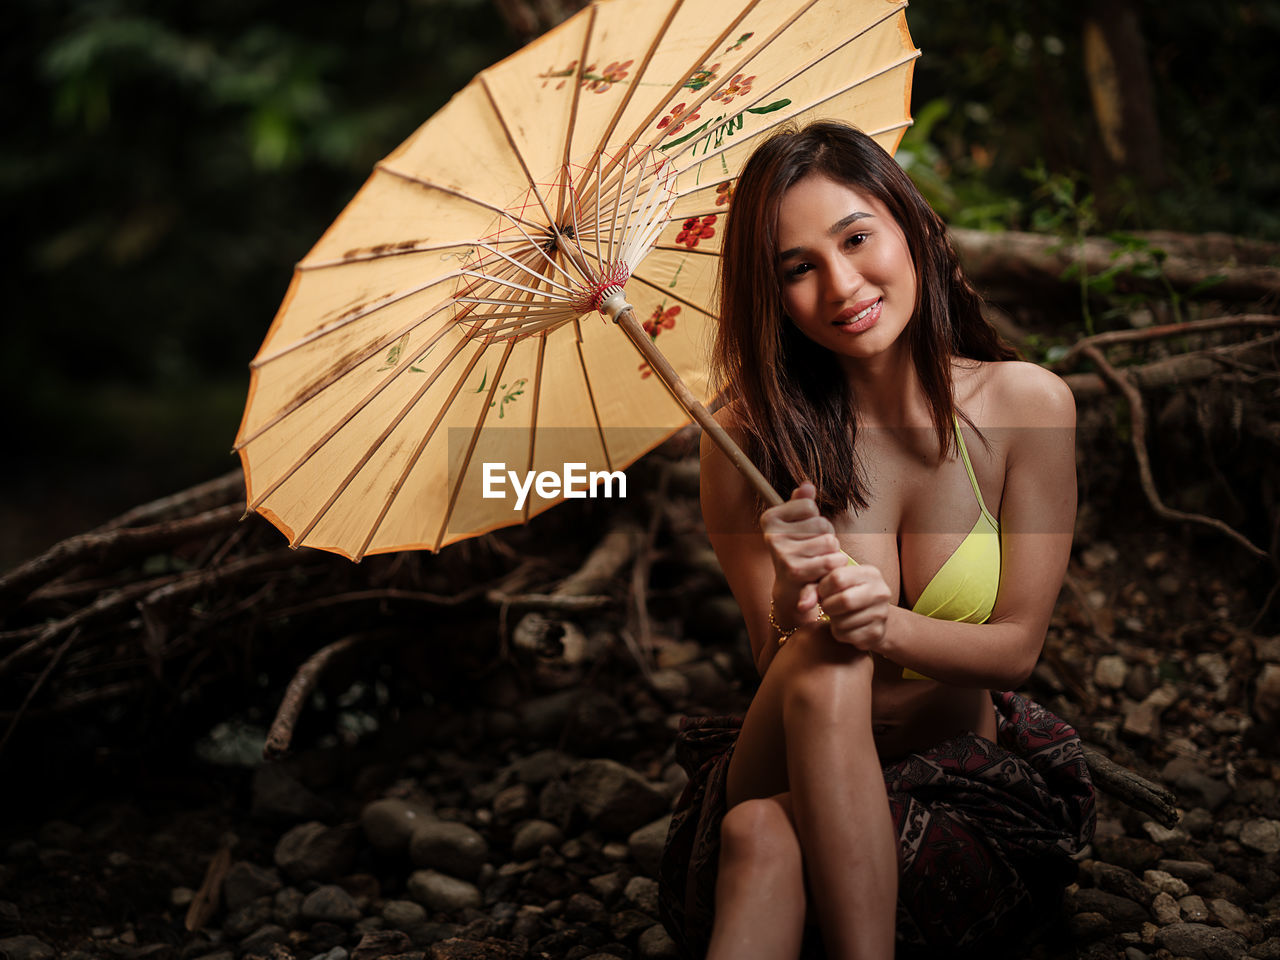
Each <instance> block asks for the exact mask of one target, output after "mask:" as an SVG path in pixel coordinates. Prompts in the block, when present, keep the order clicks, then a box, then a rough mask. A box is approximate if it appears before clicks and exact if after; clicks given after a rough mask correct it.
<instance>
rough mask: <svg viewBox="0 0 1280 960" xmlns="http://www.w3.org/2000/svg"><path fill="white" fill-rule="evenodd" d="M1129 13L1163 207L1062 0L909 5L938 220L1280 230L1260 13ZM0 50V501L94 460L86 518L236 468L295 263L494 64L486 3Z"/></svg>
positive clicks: (911, 147) (164, 22)
mask: <svg viewBox="0 0 1280 960" xmlns="http://www.w3.org/2000/svg"><path fill="white" fill-rule="evenodd" d="M1140 10H1141V23H1142V28H1143V30H1144V32H1145V34H1146V38H1147V45H1148V46H1147V51H1146V53H1147V56H1148V57H1149V60H1150V63H1151V68H1152V72H1153V78H1154V81H1155V86H1156V90H1157V96H1158V104H1157V107H1158V110H1159V118H1160V122H1161V124H1162V130H1163V140H1164V147H1165V149H1166V151H1167V158H1168V167H1169V171H1170V174H1171V177H1172V179H1173V183H1172V184H1171V185H1170V187H1169V188H1168V189H1166V190H1163V191H1160V192H1159V193H1151V192H1148V191H1143V190H1142V189H1140V186H1141V185H1140V184H1138V185H1135V184H1133V183H1123V182H1118V181H1116V180H1115V179H1114V178H1112V179H1107V178H1105V177H1104V176H1103V172H1104V171H1103V167H1102V166H1101V165H1100V164H1099V162H1098V157H1099V156H1100V153H1101V149H1100V147H1099V143H1098V136H1097V133H1096V129H1095V124H1094V122H1093V119H1092V114H1091V108H1090V102H1089V96H1088V90H1087V86H1086V83H1085V81H1084V77H1083V71H1082V67H1081V49H1080V48H1081V39H1080V37H1081V24H1082V17H1083V13H1082V11H1081V9H1080V7H1079V6H1078V5H1070V4H1046V3H1043V2H1039V0H1007V2H1006V3H1003V4H1000V5H997V6H990V7H985V8H983V10H982V13H981V15H975V13H974V10H973V9H972V8H970V7H961V6H957V5H953V4H931V5H913V6H912V7H911V9H910V12H909V16H910V20H911V29H912V34H913V36H914V38H915V40H916V42H917V44H918V45H919V46H920V47H921V48H922V49H923V51H924V56H923V57H922V58H921V59H920V60H919V61H918V65H917V69H916V80H915V90H914V102H915V110H916V115H917V124H916V126H915V128H914V129H913V130H911V131H910V132H909V133H908V135H907V137H906V139H905V140H904V142H903V147H902V150H901V154H900V158H901V161H902V163H903V164H904V166H906V167H907V168H908V169H909V170H910V171H911V173H912V175H913V176H914V177H915V178H916V180H917V182H918V183H919V184H920V185H921V188H922V190H923V191H924V192H925V193H926V194H927V195H928V197H929V199H930V200H931V201H932V202H933V203H934V204H935V205H936V206H937V207H938V209H939V210H940V211H941V212H942V213H943V215H944V216H945V217H946V218H947V219H948V220H950V221H951V222H953V223H956V224H961V225H966V226H969V225H976V226H982V227H994V228H999V227H1020V228H1027V227H1035V226H1039V227H1042V228H1043V227H1046V226H1049V227H1053V228H1055V229H1059V230H1062V231H1063V232H1064V235H1067V236H1073V235H1076V234H1078V233H1079V232H1080V231H1081V230H1083V229H1084V228H1085V227H1084V223H1083V221H1082V220H1081V219H1080V218H1081V216H1082V214H1083V213H1084V212H1085V211H1086V210H1087V212H1088V216H1089V222H1088V225H1087V228H1088V229H1090V230H1092V229H1095V228H1096V229H1103V230H1115V229H1121V228H1126V229H1129V228H1146V227H1157V226H1163V227H1170V228H1174V229H1191V230H1228V231H1232V232H1237V233H1243V234H1250V235H1256V236H1263V237H1272V238H1275V237H1280V212H1278V211H1280V203H1278V202H1277V201H1278V200H1280V196H1278V194H1280V164H1278V163H1277V157H1280V149H1278V148H1280V143H1278V142H1277V141H1278V139H1280V133H1278V131H1280V116H1277V110H1278V108H1277V100H1276V98H1275V97H1274V96H1263V95H1260V93H1259V92H1260V91H1266V90H1270V89H1271V88H1272V86H1273V85H1272V84H1271V78H1270V74H1269V70H1270V64H1271V62H1272V59H1271V52H1272V51H1273V50H1274V49H1275V48H1276V46H1277V40H1278V39H1280V8H1278V7H1277V5H1276V4H1275V3H1262V2H1245V3H1240V4H1236V5H1227V6H1223V5H1219V4H1209V3H1204V2H1201V3H1190V4H1176V5H1172V4H1160V3H1157V2H1155V0H1141V3H1140ZM0 30H2V31H3V34H4V36H5V37H6V38H8V40H9V42H8V43H7V44H6V45H5V48H4V52H3V54H0V78H2V79H3V83H4V89H5V92H6V96H5V97H4V99H3V101H0V116H2V117H3V121H4V126H5V131H6V134H5V137H4V139H3V141H0V197H3V203H4V209H5V222H6V224H7V226H8V228H9V231H10V233H11V234H14V235H16V241H17V242H16V243H11V246H12V247H14V248H15V253H14V255H13V256H11V257H10V258H8V260H7V263H8V264H9V265H10V266H11V268H14V275H13V276H12V277H11V278H10V282H8V283H6V284H5V292H6V294H7V302H6V311H5V312H6V316H5V320H4V323H3V325H2V326H0V330H2V332H0V384H2V385H0V398H2V399H3V400H4V401H6V407H5V408H6V410H7V411H8V412H9V421H8V431H7V433H8V437H9V443H8V444H7V450H8V451H9V453H10V462H11V463H15V462H16V464H17V467H18V469H17V470H16V471H10V473H9V475H8V476H7V478H6V481H5V483H6V487H5V491H6V494H7V496H6V497H5V498H4V499H5V500H7V501H9V502H11V503H12V502H15V501H20V499H21V497H22V496H24V495H29V494H32V493H33V492H34V491H37V490H39V489H42V488H45V487H47V486H48V485H49V479H48V478H50V477H67V478H74V479H75V480H76V481H77V482H79V483H80V484H81V487H82V488H84V489H85V490H86V491H88V490H89V489H90V488H93V487H95V486H102V484H101V483H100V482H96V481H95V480H94V479H93V476H92V474H91V473H90V471H91V470H99V469H102V468H103V466H104V465H107V464H112V463H114V464H116V465H118V466H119V467H120V469H123V470H125V471H126V473H127V474H128V476H129V478H130V479H129V482H128V484H126V487H125V488H124V489H119V490H116V491H115V494H114V495H115V496H116V499H117V501H118V502H115V503H112V504H111V505H110V506H104V508H103V510H104V512H105V511H107V510H110V509H116V508H117V507H123V506H126V505H128V504H131V503H134V502H137V501H139V500H141V499H143V498H145V497H149V496H154V495H159V494H161V493H164V492H167V491H169V490H172V489H174V488H176V487H178V486H181V485H183V484H186V483H190V482H193V481H195V480H198V479H202V478H204V477H207V476H209V475H210V474H211V473H213V472H217V471H220V470H225V469H230V468H231V467H232V466H234V463H235V461H234V460H233V459H231V458H229V457H228V456H227V450H228V448H229V446H230V443H231V440H232V437H233V435H234V433H235V427H236V423H237V421H238V417H239V409H240V406H241V403H242V401H243V394H244V389H245V386H246V385H247V382H248V376H247V370H246V365H247V362H248V360H249V358H250V357H251V356H252V355H253V353H254V350H255V348H256V347H257V345H258V343H259V342H260V340H261V337H262V336H263V335H264V333H265V331H266V329H267V326H268V324H269V322H270V318H271V316H272V315H273V313H274V311H275V309H276V307H277V305H278V303H279V301H280V298H281V296H282V294H283V292H284V290H285V288H286V286H287V285H288V281H289V276H290V272H291V268H292V264H293V263H294V262H296V261H297V260H298V259H299V258H300V257H301V256H302V255H303V254H304V253H305V251H306V250H307V249H308V247H309V246H310V245H311V244H312V243H313V242H314V241H315V239H316V238H317V237H318V236H319V235H320V234H321V233H322V232H323V230H324V228H325V227H326V225H327V224H328V223H329V222H331V221H332V219H333V218H334V216H335V215H336V214H337V212H338V211H339V210H340V209H341V208H342V207H343V205H344V204H345V203H346V201H347V200H348V199H349V198H350V197H351V196H352V195H353V194H354V192H355V191H356V190H357V189H358V187H359V185H360V184H361V182H362V181H363V180H364V178H365V177H366V176H367V175H368V172H369V170H370V168H371V166H372V164H373V163H374V162H375V161H376V160H377V159H378V158H379V157H381V156H383V155H384V154H385V153H387V152H388V151H389V150H390V149H392V148H393V147H394V146H395V145H396V144H397V143H399V142H400V141H401V140H403V139H404V138H405V137H406V136H407V135H408V134H409V133H410V132H411V131H412V130H413V129H414V128H415V127H416V126H417V125H418V124H419V123H421V122H422V121H423V120H425V119H426V118H427V117H428V116H430V115H431V114H432V113H433V112H434V111H435V110H436V109H438V108H439V107H440V106H441V105H442V104H443V103H444V102H445V100H446V99H447V98H448V97H449V96H450V94H451V93H452V92H453V91H455V90H456V89H458V88H460V87H461V86H462V85H463V84H465V83H466V81H467V80H468V79H469V78H470V77H471V76H472V74H473V73H474V72H475V71H477V70H478V69H480V68H482V67H483V66H485V65H487V64H489V63H491V62H493V61H495V60H497V59H499V58H500V57H502V56H504V55H506V54H507V53H509V52H511V51H512V49H514V47H515V41H514V40H513V39H512V38H511V37H510V36H509V35H508V34H507V32H506V30H505V29H504V27H503V25H502V21H501V19H500V18H499V17H498V16H497V13H496V8H495V7H494V5H493V4H492V3H491V2H490V0H368V2H365V3H358V4H355V3H335V2H328V0H318V2H315V3H311V4H305V5H304V4H278V3H267V2H264V0H216V2H213V3H197V4H173V3H161V2H159V0H9V2H7V3H5V4H3V5H0ZM1206 41H1208V42H1206ZM1027 170H1038V171H1041V172H1042V180H1041V182H1040V183H1039V185H1037V184H1036V183H1033V182H1031V181H1029V180H1028V179H1027V176H1026V173H1025V171H1027ZM1066 184H1070V185H1071V189H1072V190H1073V191H1074V192H1073V193H1072V200H1071V204H1068V205H1066V206H1064V204H1063V199H1062V196H1061V195H1057V196H1055V194H1054V189H1056V188H1064V187H1065V185H1066ZM1051 185H1056V186H1051ZM1054 217H1060V218H1061V219H1059V221H1058V222H1057V223H1056V224H1054V223H1051V222H1050V221H1052V219H1053V218H1054ZM1072 217H1074V218H1075V220H1071V218H1072ZM1069 221H1070V222H1069ZM1081 282H1082V283H1088V282H1092V283H1094V284H1097V283H1100V282H1104V281H1103V280H1101V279H1099V278H1093V279H1092V280H1089V279H1088V278H1085V279H1084V280H1082V281H1081ZM60 482H61V481H60ZM67 482H70V481H69V480H68V481H67ZM86 495H87V493H86ZM11 509H13V508H11ZM4 520H5V517H3V516H0V527H3V525H4ZM41 522H42V523H44V524H45V525H46V526H49V527H50V529H49V537H50V538H52V537H53V536H55V535H57V534H59V533H63V532H74V531H60V530H58V529H57V528H56V526H54V525H53V519H52V518H48V519H47V520H42V521H41ZM0 546H2V544H0ZM7 559H10V560H11V559H13V558H7Z"/></svg>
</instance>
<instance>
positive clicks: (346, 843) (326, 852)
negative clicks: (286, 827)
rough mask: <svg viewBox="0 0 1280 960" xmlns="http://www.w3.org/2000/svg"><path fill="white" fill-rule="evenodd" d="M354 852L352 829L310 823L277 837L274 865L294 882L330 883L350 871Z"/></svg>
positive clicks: (356, 847)
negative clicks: (326, 881)
mask: <svg viewBox="0 0 1280 960" xmlns="http://www.w3.org/2000/svg"><path fill="white" fill-rule="evenodd" d="M358 851H359V848H358V845H357V842H356V835H355V832H354V831H353V830H351V829H349V828H347V827H328V826H326V825H325V824H323V823H320V822H319V821H312V822H310V823H303V824H299V825H298V826H296V827H294V828H293V829H292V830H290V831H289V832H288V833H286V834H285V835H284V836H283V837H281V838H280V842H279V843H277V844H276V849H275V863H276V866H277V867H279V868H280V869H281V870H283V871H284V872H285V873H286V874H288V875H289V876H290V877H292V878H293V879H294V880H331V879H335V878H337V877H340V876H342V875H343V874H344V873H348V872H349V871H350V870H351V867H352V865H353V864H354V863H355V860H356V854H357V853H358Z"/></svg>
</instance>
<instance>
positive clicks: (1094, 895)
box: [1067, 887, 1149, 924]
mask: <svg viewBox="0 0 1280 960" xmlns="http://www.w3.org/2000/svg"><path fill="white" fill-rule="evenodd" d="M1067 904H1068V909H1069V910H1070V911H1072V912H1075V913H1100V914H1102V915H1103V916H1105V917H1107V918H1109V919H1110V920H1116V921H1119V922H1121V923H1125V924H1139V923H1142V921H1144V920H1147V919H1149V915H1148V914H1147V911H1146V908H1145V907H1143V906H1142V905H1141V904H1138V903H1134V902H1133V901H1132V900H1130V899H1129V898H1128V897H1122V896H1119V895H1117V894H1114V893H1107V892H1106V891H1105V890H1098V889H1096V888H1092V887H1082V888H1081V889H1079V890H1076V891H1075V892H1073V893H1069V894H1068V895H1067Z"/></svg>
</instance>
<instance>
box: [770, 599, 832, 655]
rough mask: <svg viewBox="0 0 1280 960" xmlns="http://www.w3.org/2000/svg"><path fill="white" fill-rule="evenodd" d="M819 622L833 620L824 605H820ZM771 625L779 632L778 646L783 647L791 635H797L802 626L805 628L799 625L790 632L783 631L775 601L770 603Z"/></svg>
mask: <svg viewBox="0 0 1280 960" xmlns="http://www.w3.org/2000/svg"><path fill="white" fill-rule="evenodd" d="M818 622H819V623H830V622H831V618H830V617H828V616H827V612H826V611H825V610H823V609H822V604H818ZM769 625H770V626H772V627H773V629H774V630H776V631H778V646H782V645H783V644H784V643H786V642H787V641H788V640H790V639H791V635H792V634H793V633H795V632H796V631H797V630H799V629H800V627H801V626H803V624H798V625H796V626H794V627H792V628H791V629H790V630H784V629H782V624H780V623H779V622H778V613H777V608H776V607H775V606H774V602H773V600H770V601H769Z"/></svg>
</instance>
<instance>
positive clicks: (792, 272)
mask: <svg viewBox="0 0 1280 960" xmlns="http://www.w3.org/2000/svg"><path fill="white" fill-rule="evenodd" d="M810 269H812V268H811V267H810V265H809V264H807V263H797V264H796V265H795V266H794V267H788V268H787V270H786V272H785V273H784V274H783V276H785V277H786V279H788V280H798V279H799V278H800V277H802V276H804V275H805V274H806V273H808V272H809V270H810Z"/></svg>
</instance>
